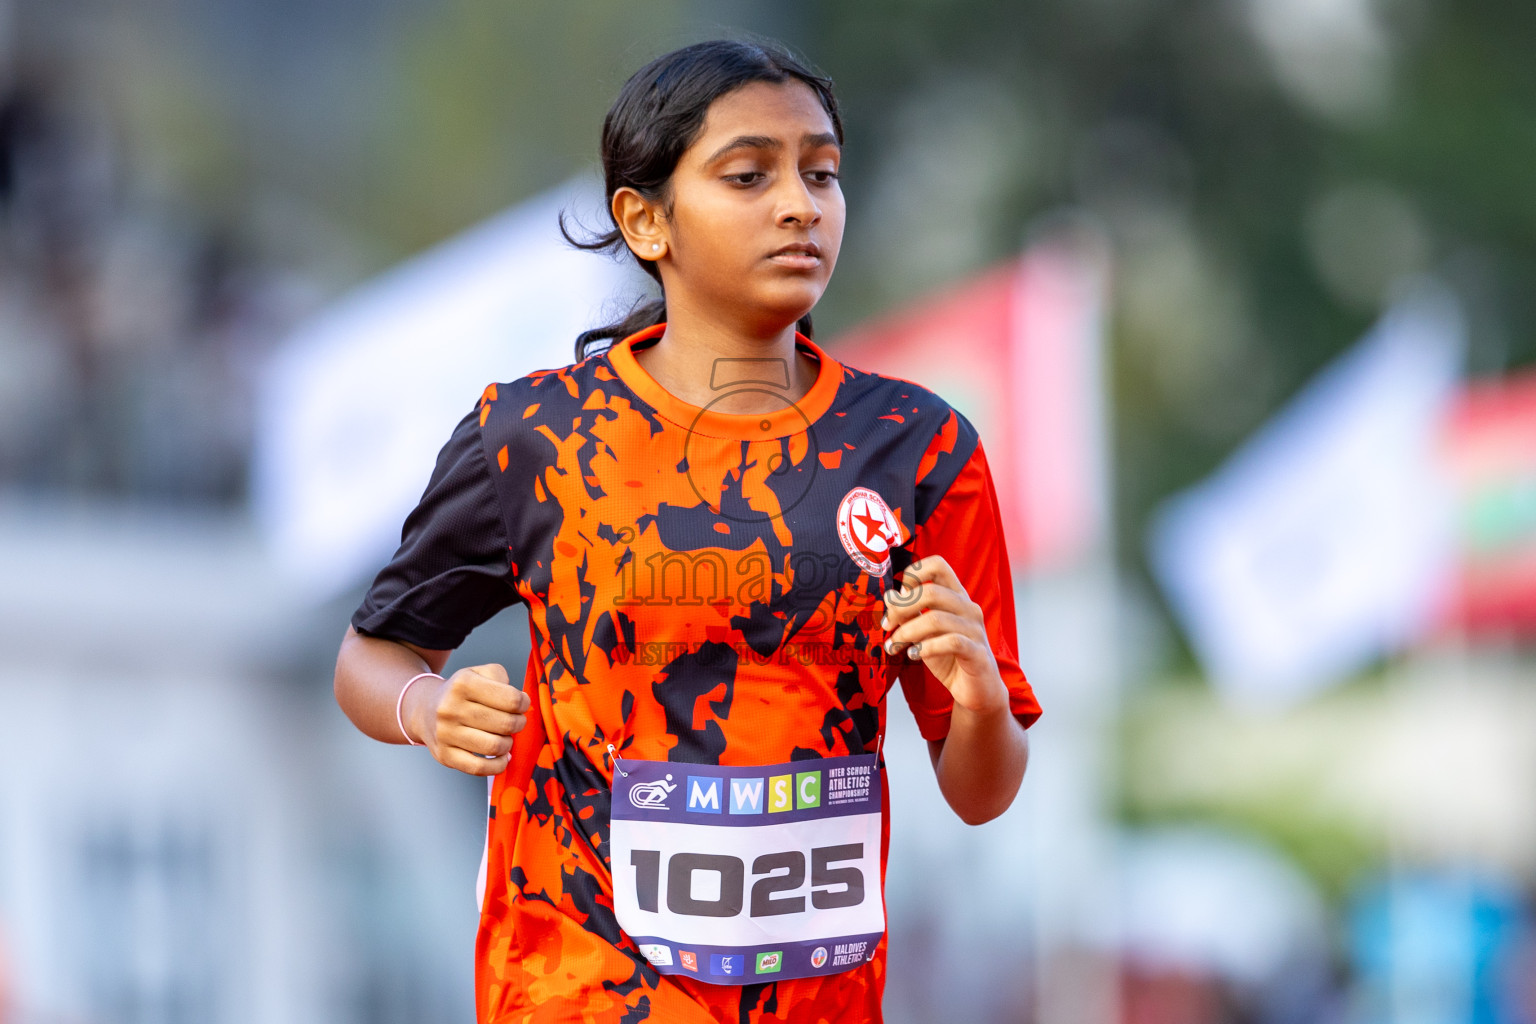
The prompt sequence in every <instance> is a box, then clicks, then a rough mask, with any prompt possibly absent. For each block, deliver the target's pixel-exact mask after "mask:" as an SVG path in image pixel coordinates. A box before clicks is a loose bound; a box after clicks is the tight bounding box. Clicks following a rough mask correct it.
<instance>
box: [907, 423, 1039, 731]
mask: <svg viewBox="0 0 1536 1024" xmlns="http://www.w3.org/2000/svg"><path fill="white" fill-rule="evenodd" d="M912 554H913V560H914V561H915V560H916V559H918V558H923V557H925V556H927V555H943V556H944V559H945V561H947V562H948V563H949V564H950V565H951V566H952V567H953V568H954V570H955V574H956V575H957V576H959V578H960V582H961V584H962V585H963V586H964V587H965V591H966V593H967V594H968V595H970V598H971V600H972V601H975V602H976V603H977V604H979V605H981V610H982V615H983V617H984V618H985V620H986V628H987V636H988V638H989V639H990V640H991V643H992V653H993V655H994V656H995V657H996V658H997V668H998V671H999V672H1000V673H1001V674H1002V677H1003V683H1004V684H1005V685H1006V686H1007V687H1008V703H1009V707H1010V708H1011V709H1012V711H1013V713H1014V715H1015V716H1016V717H1017V718H1018V719H1019V721H1020V722H1021V723H1022V724H1023V725H1024V727H1025V728H1028V727H1029V726H1031V725H1033V724H1034V723H1035V720H1036V719H1038V718H1039V717H1040V704H1039V702H1038V701H1036V699H1035V692H1034V689H1033V688H1032V687H1031V686H1030V685H1029V680H1027V679H1026V678H1025V676H1024V671H1023V669H1022V668H1020V667H1019V656H1018V627H1017V625H1016V623H1015V620H1014V609H1013V574H1012V573H1011V572H1010V570H1009V567H1008V549H1007V545H1006V544H1005V542H1004V539H1003V527H1002V515H1001V513H1000V512H999V511H998V506H997V492H996V490H995V489H994V488H993V485H992V473H991V471H990V470H989V469H988V468H987V457H986V452H985V451H983V449H982V447H981V443H980V441H978V442H977V443H976V446H975V448H974V449H973V450H972V451H971V453H970V456H969V457H968V458H967V459H966V460H965V463H964V465H963V466H962V467H961V468H960V471H959V473H958V474H957V475H956V476H955V478H954V481H953V482H952V483H951V484H950V485H949V487H948V489H947V490H945V492H944V495H943V497H942V498H940V499H939V500H938V503H937V504H936V505H935V506H934V508H933V511H932V512H931V513H930V514H929V515H928V517H927V518H926V519H925V520H923V521H922V522H921V523H920V524H919V525H918V528H917V531H916V533H915V534H914V536H913V538H912ZM901 688H902V692H903V693H904V694H905V695H906V698H907V704H908V705H909V706H910V707H911V708H912V714H913V716H914V717H915V718H916V719H917V726H918V731H920V732H921V733H922V734H923V738H924V739H928V740H938V739H943V738H944V737H945V736H947V735H949V719H950V714H951V712H952V711H953V710H954V701H953V699H952V698H951V697H950V695H949V691H948V690H947V689H945V687H944V684H943V683H941V682H939V680H938V679H937V678H935V677H934V675H933V673H931V672H929V671H928V669H927V667H926V666H924V665H922V664H921V663H918V664H912V665H905V666H903V667H902V669H901Z"/></svg>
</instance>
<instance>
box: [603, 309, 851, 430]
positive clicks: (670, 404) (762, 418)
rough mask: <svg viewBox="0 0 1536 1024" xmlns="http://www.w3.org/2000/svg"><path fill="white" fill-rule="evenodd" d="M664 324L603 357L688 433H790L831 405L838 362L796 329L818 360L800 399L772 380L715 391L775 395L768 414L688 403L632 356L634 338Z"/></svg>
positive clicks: (798, 340) (800, 343)
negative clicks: (778, 404) (780, 404)
mask: <svg viewBox="0 0 1536 1024" xmlns="http://www.w3.org/2000/svg"><path fill="white" fill-rule="evenodd" d="M666 329H667V325H666V324H665V323H660V324H656V325H655V326H654V327H647V328H646V329H645V330H643V331H637V332H636V333H634V334H631V335H630V336H629V337H627V338H624V339H623V340H622V341H616V342H614V343H613V345H612V346H610V347H609V349H608V352H607V355H608V361H609V363H610V364H611V365H612V366H613V370H614V372H615V373H617V374H618V375H619V379H620V380H622V381H623V382H624V383H625V384H627V385H629V388H630V390H631V391H633V392H634V393H635V394H636V395H638V396H639V397H640V399H641V400H642V401H644V402H645V403H646V404H647V405H649V406H651V408H653V409H655V410H656V411H657V412H659V413H661V415H663V416H665V417H666V418H667V419H669V420H671V421H672V422H673V423H676V424H678V425H679V426H682V427H685V428H687V429H688V430H689V431H691V432H693V433H696V434H704V435H707V436H710V437H725V438H734V439H737V440H742V441H764V440H768V439H771V438H778V437H789V436H790V435H793V434H798V433H800V432H801V431H803V430H805V429H806V428H807V427H809V426H810V425H811V424H812V423H815V422H816V420H817V419H818V418H819V417H820V416H821V415H822V413H824V412H826V411H827V410H828V409H829V408H831V407H832V399H833V398H834V397H835V396H836V394H837V386H838V384H839V382H840V381H841V379H842V376H843V367H842V364H841V363H839V362H838V361H837V360H836V359H833V358H832V357H831V356H829V355H828V354H827V353H826V352H825V351H823V350H822V349H821V347H820V346H818V345H817V344H816V343H815V342H814V341H812V340H811V339H810V338H807V337H806V336H805V335H803V334H801V333H800V332H799V331H796V332H795V347H796V348H798V349H800V350H801V351H803V352H805V353H806V354H808V355H811V356H814V357H815V358H816V359H817V361H818V362H819V364H820V368H819V369H818V370H817V373H816V382H815V383H814V384H812V385H811V389H810V390H809V391H807V392H806V393H805V397H804V398H802V399H800V401H798V402H791V401H790V400H789V398H788V396H785V395H783V394H782V392H781V389H779V388H776V387H774V386H773V385H771V384H750V383H748V384H741V385H737V386H736V387H732V388H727V389H722V390H721V392H720V394H721V395H722V396H724V395H726V394H729V393H730V392H731V391H737V390H747V389H750V390H752V391H759V392H762V393H763V394H765V395H771V396H774V397H777V398H779V399H780V400H781V401H782V402H783V407H782V408H779V409H775V410H774V411H773V412H769V413H763V414H760V415H749V414H743V413H728V412H718V411H716V410H715V409H713V408H710V407H704V408H700V407H699V406H696V405H690V404H689V403H687V402H685V401H683V400H682V399H681V398H678V397H677V396H676V395H674V394H672V392H670V391H668V390H667V389H666V388H664V387H662V386H661V385H660V384H658V383H656V380H655V378H653V377H652V376H651V375H650V374H649V373H646V372H645V369H644V368H643V367H642V366H641V365H640V363H639V361H638V360H637V359H635V353H634V349H633V347H634V346H635V345H636V344H637V343H640V342H646V341H650V340H651V339H652V338H659V337H661V336H662V334H664V333H665V332H666Z"/></svg>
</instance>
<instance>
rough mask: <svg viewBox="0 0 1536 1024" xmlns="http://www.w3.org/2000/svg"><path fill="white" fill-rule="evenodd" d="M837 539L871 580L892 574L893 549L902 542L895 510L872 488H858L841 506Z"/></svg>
mask: <svg viewBox="0 0 1536 1024" xmlns="http://www.w3.org/2000/svg"><path fill="white" fill-rule="evenodd" d="M837 535H838V537H839V538H841V539H842V542H843V548H844V549H845V550H847V552H848V557H849V558H852V559H853V560H854V561H855V562H856V563H858V566H859V568H860V569H863V570H864V571H865V572H867V573H869V574H870V575H871V576H884V575H885V574H886V573H887V572H889V571H890V568H891V548H894V547H896V546H897V545H899V544H900V543H901V541H902V538H901V524H900V523H899V522H897V521H896V516H895V515H894V514H892V512H891V506H889V505H887V504H886V503H885V499H884V498H882V497H880V495H878V494H876V493H875V492H874V491H872V490H870V489H869V488H868V487H855V488H854V489H853V490H851V491H849V492H848V493H847V494H845V495H843V500H842V501H840V502H838V503H837Z"/></svg>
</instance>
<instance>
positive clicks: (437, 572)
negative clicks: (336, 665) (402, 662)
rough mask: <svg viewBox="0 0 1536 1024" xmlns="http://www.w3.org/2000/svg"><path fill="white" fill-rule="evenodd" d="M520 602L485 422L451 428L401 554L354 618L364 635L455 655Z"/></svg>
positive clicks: (409, 520) (470, 418)
mask: <svg viewBox="0 0 1536 1024" xmlns="http://www.w3.org/2000/svg"><path fill="white" fill-rule="evenodd" d="M517 600H518V594H517V591H516V590H515V589H514V587H513V576H512V565H511V561H510V556H509V554H508V550H507V539H506V527H505V526H504V525H503V521H502V517H501V510H500V507H499V504H498V501H497V497H496V489H495V485H494V484H493V483H492V481H491V478H490V470H489V468H488V467H487V465H486V460H485V452H484V450H483V448H482V446H481V443H480V416H479V413H478V412H472V413H470V414H469V415H467V416H465V417H464V419H463V420H461V421H460V422H459V425H458V426H457V427H455V428H454V431H453V435H452V436H451V437H450V438H449V439H448V443H447V444H445V445H444V446H443V449H442V451H441V452H439V453H438V456H437V465H436V467H435V468H434V469H433V471H432V478H431V480H429V481H428V483H427V489H426V491H425V492H424V493H423V494H422V496H421V501H420V502H419V503H418V504H417V506H416V508H415V509H414V510H413V511H412V512H411V514H410V515H409V516H407V517H406V520H405V527H404V529H403V530H402V531H401V536H400V547H399V549H398V550H397V551H396V552H395V554H394V557H393V558H391V559H390V561H389V564H388V565H386V566H385V567H384V569H383V570H382V571H381V572H380V573H379V575H378V576H377V578H375V579H374V581H373V585H372V586H371V587H370V588H369V589H368V593H367V595H366V596H364V598H363V603H362V604H361V605H360V606H359V607H358V609H357V611H356V612H355V613H354V614H353V616H352V626H353V628H354V629H356V630H357V631H358V632H359V633H363V634H366V635H369V636H378V637H383V638H385V639H389V640H403V641H405V642H407V643H412V644H416V645H418V646H421V647H425V648H428V649H429V650H439V651H445V650H452V649H454V648H456V647H458V646H459V645H460V644H462V643H463V642H464V638H465V637H467V636H468V635H469V634H470V631H471V630H473V629H474V628H475V627H476V626H478V625H480V624H481V623H482V622H485V621H486V620H487V619H489V618H490V617H491V616H493V615H495V614H496V613H497V612H499V611H501V610H502V609H503V608H505V607H507V606H508V605H510V604H512V603H513V602H515V601H517Z"/></svg>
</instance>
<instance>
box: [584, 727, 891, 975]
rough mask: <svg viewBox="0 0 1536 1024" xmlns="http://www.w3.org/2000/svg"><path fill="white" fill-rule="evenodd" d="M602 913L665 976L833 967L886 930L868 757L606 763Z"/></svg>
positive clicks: (868, 952)
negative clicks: (606, 904) (729, 763)
mask: <svg viewBox="0 0 1536 1024" xmlns="http://www.w3.org/2000/svg"><path fill="white" fill-rule="evenodd" d="M617 764H618V766H619V769H620V771H622V772H628V775H627V776H626V775H623V774H620V771H616V772H615V773H614V778H613V817H612V830H611V832H610V834H609V849H610V851H611V853H612V858H613V859H612V865H613V909H614V913H615V915H616V916H617V917H618V921H619V927H621V928H623V929H624V931H626V932H628V933H629V935H630V937H631V938H633V939H634V940H635V942H636V943H638V944H639V946H640V951H641V952H642V953H643V954H644V955H645V958H646V959H647V960H649V961H650V962H651V963H652V964H653V965H654V966H655V968H656V969H657V970H658V971H660V972H661V973H662V974H683V975H689V976H692V977H695V978H698V979H699V980H701V981H708V982H713V983H715V984H717V985H745V984H752V983H756V982H762V981H774V980H778V979H783V978H809V977H813V976H816V975H821V974H834V973H836V972H838V971H845V970H848V969H849V968H851V967H856V966H858V965H859V964H861V963H863V962H865V961H866V960H869V959H873V957H874V955H875V946H876V944H877V943H878V942H879V941H880V936H881V935H883V934H884V933H885V908H884V904H883V902H882V900H881V890H880V835H881V822H880V807H881V803H880V801H881V793H880V773H879V771H878V770H877V769H876V767H875V755H873V754H865V755H857V756H853V757H833V758H824V759H821V760H814V761H791V762H789V763H787V764H776V765H762V766H757V767H745V768H735V767H721V766H717V765H702V764H680V763H671V762H661V761H631V760H629V759H627V758H626V759H623V760H621V761H618V762H617Z"/></svg>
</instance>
